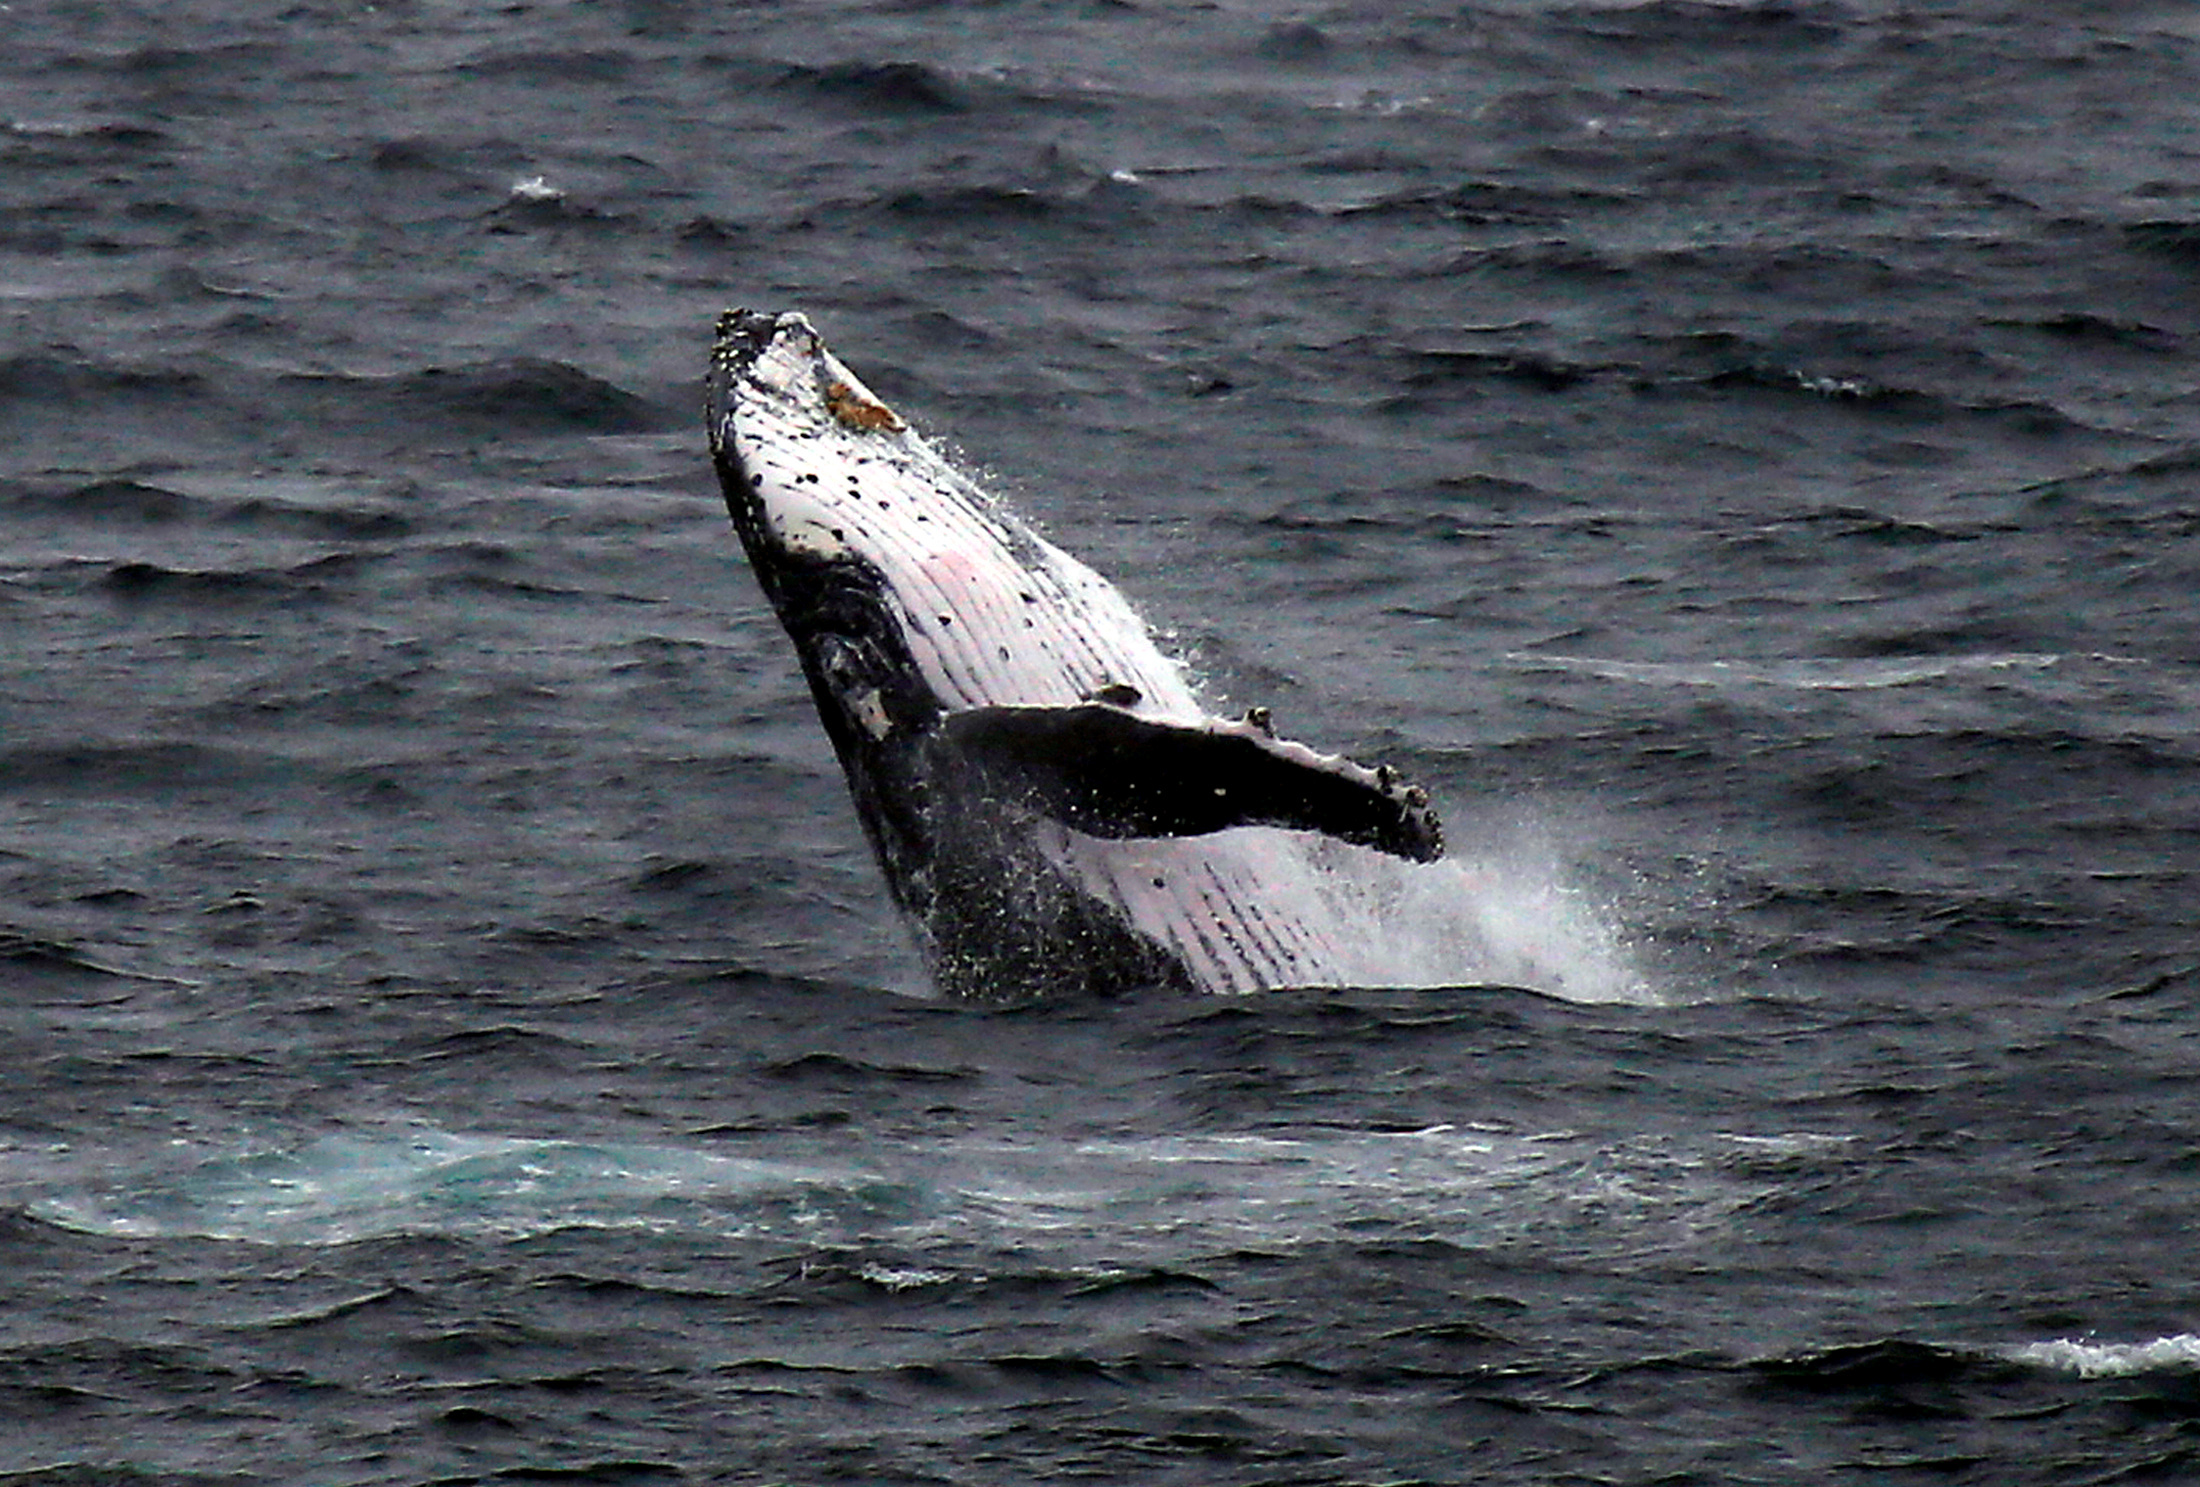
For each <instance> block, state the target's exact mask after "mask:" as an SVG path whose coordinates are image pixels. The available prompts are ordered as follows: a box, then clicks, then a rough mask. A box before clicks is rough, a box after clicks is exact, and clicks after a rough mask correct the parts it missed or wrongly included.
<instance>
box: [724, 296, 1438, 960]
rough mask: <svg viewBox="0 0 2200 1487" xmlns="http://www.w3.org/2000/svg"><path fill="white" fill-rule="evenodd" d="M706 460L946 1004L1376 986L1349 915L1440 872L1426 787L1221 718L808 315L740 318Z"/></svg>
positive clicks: (1072, 564) (1121, 604)
mask: <svg viewBox="0 0 2200 1487" xmlns="http://www.w3.org/2000/svg"><path fill="white" fill-rule="evenodd" d="M706 416H707V420H708V432H709V438H710V447H711V453H712V459H713V463H714V465H715V467H716V469H717V473H718V477H719V482H720V485H721V487H722V489H723V491H724V494H725V500H726V508H727V511H728V513H729V514H730V515H731V517H732V519H733V524H734V527H735V530H736V531H737V532H738V534H739V536H740V539H741V543H742V546H743V548H744V549H745V551H746V552H747V554H748V558H749V563H750V566H751V568H752V569H753V570H754V572H755V574H756V578H757V581H758V583H759V585H760V586H761V587H762V589H763V591H764V593H765V595H766V597H767V598H768V599H769V600H770V601H771V604H772V606H773V609H774V611H775V612H776V613H777V615H778V617H779V619H780V621H781V623H782V625H783V626H784V628H785V629H786V631H787V634H788V636H789V638H790V639H791V640H792V642H793V644H794V648H795V653H796V656H797V659H798V661H799V662H800V665H801V667H802V671H803V674H804V676H805V678H806V679H807V681H808V682H809V686H810V691H811V695H812V697H813V699H814V700H815V702H816V704H817V708H818V713H819V717H820V720H821V721H822V723H823V725H824V728H825V732H826V734H827V736H828V738H830V739H831V741H832V744H833V747H834V749H835V752H836V753H837V754H838V756H839V759H840V763H841V767H842V769H843V771H844V773H845V774H846V776H847V780H848V785H849V790H850V793H851V795H852V796H853V798H854V801H855V804H856V809H857V813H858V815H859V816H860V818H861V819H862V822H863V826H864V830H865V832H866V834H867V836H868V837H869V839H870V841H871V844H872V846H873V848H874V850H875V851H876V852H877V855H878V858H879V863H880V866H881V868H882V870H883V872H884V874H885V877H886V881H887V886H888V889H889V890H890V892H891V893H892V894H893V896H894V899H895V901H896V903H897V904H898V905H899V906H900V908H901V909H902V911H903V912H904V914H905V915H906V916H907V917H908V919H909V921H910V923H911V925H912V927H913V928H914V930H915V932H916V936H917V939H918V943H919V945H920V946H921V947H922V949H923V951H924V953H925V957H926V961H927V964H928V965H929V967H930V970H931V973H932V976H933V979H934V981H935V982H936V983H937V985H938V986H939V988H940V990H942V991H943V992H945V993H948V994H950V995H955V996H961V997H968V998H976V999H985V1000H1023V999H1027V998H1030V997H1034V996H1046V995H1059V994H1063V993H1065V992H1078V993H1101V994H1107V993H1114V992H1120V991H1123V990H1126V989H1130V988H1134V987H1139V986H1150V985H1166V986H1174V987H1179V988H1183V989H1188V990H1201V991H1214V992H1237V991H1250V990H1255V989H1259V988H1262V987H1274V986H1290V985H1311V984H1347V983H1350V982H1353V981H1357V980H1362V979H1366V977H1365V975H1364V972H1365V970H1366V966H1367V959H1366V956H1365V953H1364V950H1365V947H1364V945H1363V944H1361V943H1359V942H1358V939H1359V935H1360V931H1359V929H1357V928H1356V927H1354V926H1353V925H1352V924H1351V923H1350V916H1349V915H1348V914H1345V913H1342V912H1340V908H1339V906H1340V904H1342V903H1344V902H1346V901H1348V900H1361V899H1365V898H1366V896H1367V895H1368V893H1369V891H1370V882H1371V881H1372V880H1371V878H1370V875H1371V874H1372V875H1373V878H1374V879H1380V880H1381V881H1382V882H1385V883H1389V882H1394V880H1395V876H1396V874H1397V873H1399V872H1401V871H1410V870H1411V865H1412V864H1417V863H1428V862H1432V861H1434V860H1435V859H1436V858H1437V857H1438V856H1440V855H1441V852H1442V833H1441V829H1440V827H1439V825H1438V822H1437V818H1436V814H1435V812H1434V810H1433V808H1432V807H1431V805H1430V803H1429V800H1428V797H1427V795H1426V794H1425V793H1424V792H1422V791H1421V790H1419V789H1418V788H1416V787H1413V786H1410V785H1407V784H1405V783H1403V782H1402V781H1400V780H1399V779H1398V778H1397V776H1396V775H1395V773H1394V772H1392V771H1391V770H1389V769H1387V768H1378V769H1369V768H1364V767H1362V766H1360V765H1358V764H1355V763H1352V762H1351V761H1349V760H1346V759H1342V758H1339V757H1337V756H1334V755H1330V754H1323V753H1319V752H1317V751H1315V750H1313V749H1311V748H1308V747H1306V746H1304V745H1302V744H1296V743H1290V742H1287V741H1284V740H1281V739H1278V738H1276V737H1275V736H1274V734H1273V731H1272V726H1271V724H1270V721H1269V719H1268V717H1267V714H1266V712H1265V710H1262V709H1256V710H1255V711H1254V712H1253V713H1251V714H1248V715H1247V716H1246V717H1245V718H1243V719H1238V720H1228V719H1223V718H1220V717H1216V716H1213V715H1212V714H1211V713H1210V712H1209V711H1208V710H1207V709H1206V708H1205V707H1204V706H1203V705H1202V704H1201V702H1200V700H1199V698H1198V696H1197V694H1196V693H1195V691H1194V690H1193V688H1192V687H1191V685H1190V683H1189V682H1188V681H1187V680H1186V678H1185V675H1184V673H1183V671H1182V669H1181V668H1180V667H1179V666H1178V665H1177V664H1176V663H1175V662H1174V661H1172V660H1171V659H1170V658H1168V657H1167V656H1165V655H1164V654H1163V653H1162V651H1161V650H1160V648H1159V647H1158V646H1157V645H1156V644H1155V643H1154V641H1153V638H1152V636H1151V634H1150V633H1149V631H1148V630H1147V628H1146V626H1145V624H1144V622H1143V621H1142V620H1140V618H1139V617H1138V615H1137V613H1136V612H1135V611H1134V610H1133V609H1132V608H1131V606H1130V604H1129V602H1128V601H1127V600H1125V599H1124V597H1123V596H1122V594H1121V593H1120V592H1119V591H1118V590H1117V589H1116V588H1115V587H1114V586H1113V585H1112V584H1110V583H1109V582H1108V581H1107V580H1106V579H1104V578H1102V577H1101V576H1100V575H1099V574H1098V573H1096V572H1094V571H1093V570H1092V569H1091V568H1089V567H1087V566H1086V565H1085V564H1083V563H1082V562H1080V561H1078V560H1077V559H1076V558H1074V557H1072V556H1070V555H1069V554H1068V553H1066V552H1063V551H1062V550H1061V549H1060V548H1057V547H1055V546H1054V545H1053V544H1051V543H1049V542H1047V541H1046V540H1045V539H1043V538H1041V537H1039V536H1038V535H1037V534H1036V533H1034V532H1032V531H1031V530H1030V529H1029V528H1028V527H1026V526H1025V525H1024V524H1023V523H1022V522H1020V521H1019V520H1017V518H1016V517H1015V516H1014V515H1013V514H1012V513H1010V512H1008V511H1007V510H1005V509H1003V508H1002V507H1001V506H999V505H998V504H997V503H995V502H994V501H993V500H992V499H991V498H990V497H988V496H987V495H986V494H985V492H984V491H982V490H981V489H980V488H979V487H978V485H977V484H976V483H975V482H974V481H973V480H972V479H971V478H970V477H969V476H968V475H966V474H965V473H964V472H962V471H961V470H959V469H958V468H956V466H955V465H954V464H953V462H951V461H950V460H948V459H947V458H946V457H945V456H944V455H942V454H941V453H940V452H939V451H938V450H937V449H936V448H934V446H933V445H931V444H930V443H929V442H928V441H926V440H925V439H924V438H923V436H922V435H920V434H919V433H917V432H916V431H915V430H914V429H912V428H911V427H910V426H909V423H908V422H907V421H906V420H905V419H904V418H903V416H902V415H901V414H900V413H899V412H897V411H896V410H894V409H893V408H891V407H889V406H888V405H887V404H886V403H885V402H884V401H883V400H881V399H880V398H879V397H878V396H877V395H876V394H874V393H873V392H872V391H871V390H870V389H869V388H868V387H866V386H865V385H864V383H863V382H862V381H861V380H860V379H859V378H858V377H857V376H856V375H855V374H854V373H853V372H851V371H850V370H849V369H848V368H847V367H846V366H845V365H844V364H842V363H841V361H840V360H839V359H838V358H837V357H835V356H834V355H833V354H832V352H831V351H830V350H829V349H827V347H826V346H825V344H824V342H823V340H822V339H821V338H820V337H819V336H818V334H817V331H816V329H815V328H814V327H813V326H812V325H811V324H810V322H809V320H808V319H807V318H805V317H804V316H802V315H800V314H795V313H776V314H774V313H761V312H755V311H749V310H729V311H728V312H726V314H725V315H724V316H722V317H721V318H720V321H719V326H718V338H717V343H716V346H715V348H714V350H713V352H712V355H711V360H710V368H709V372H708V375H707V377H706Z"/></svg>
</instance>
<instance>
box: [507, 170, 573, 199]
mask: <svg viewBox="0 0 2200 1487" xmlns="http://www.w3.org/2000/svg"><path fill="white" fill-rule="evenodd" d="M512 200H514V201H526V202H555V201H563V200H565V192H564V190H563V189H562V188H560V187H557V186H553V185H551V184H550V181H549V179H548V178H547V177H545V176H527V177H525V178H524V179H521V180H517V181H514V182H513V183H512Z"/></svg>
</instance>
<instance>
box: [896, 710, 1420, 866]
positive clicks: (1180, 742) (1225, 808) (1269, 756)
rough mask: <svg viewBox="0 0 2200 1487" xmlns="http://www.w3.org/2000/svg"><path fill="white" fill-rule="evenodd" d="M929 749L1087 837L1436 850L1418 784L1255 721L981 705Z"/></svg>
mask: <svg viewBox="0 0 2200 1487" xmlns="http://www.w3.org/2000/svg"><path fill="white" fill-rule="evenodd" d="M935 746H936V747H942V746H943V747H944V748H945V749H946V750H947V752H948V754H949V756H950V759H951V761H952V763H953V764H954V765H955V766H959V767H961V768H963V769H967V770H969V771H971V772H972V773H973V774H974V775H975V776H976V779H975V781H974V783H976V784H977V785H978V786H979V788H981V789H984V790H986V791H987V792H989V793H991V794H994V795H997V796H1000V797H1003V798H1006V799H1010V800H1014V801H1016V802H1017V803H1019V804H1021V805H1023V806H1025V807H1027V808H1029V809H1031V810H1034V811H1037V812H1038V813H1040V814H1042V815H1046V816H1051V817H1052V818H1054V819H1055V820H1057V821H1060V822H1062V823H1063V824H1064V825H1066V826H1072V827H1075V828H1076V829H1077V830H1079V831H1082V832H1086V833H1088V834H1090V835H1092V836H1102V837H1136V836H1200V835H1204V834H1205V833H1207V832H1210V831H1221V830H1222V829H1223V828H1225V827H1229V826H1281V827H1288V828H1291V829H1294V830H1301V831H1318V832H1322V833H1324V834H1325V835H1328V836H1333V837H1336V838H1338V839H1340V840H1342V841H1347V842H1353V843H1356V844H1358V845H1360V846H1363V847H1373V848H1375V849H1376V850H1378V851H1382V852H1388V853H1390V854H1392V855H1393V856H1397V857H1405V858H1409V859H1411V860H1412V861H1415V862H1433V861H1435V860H1436V859H1437V858H1438V857H1441V856H1442V855H1443V852H1444V842H1443V830H1442V827H1441V826H1440V825H1439V824H1438V822H1437V819H1436V812H1435V810H1434V808H1433V807H1431V806H1430V804H1429V800H1428V795H1427V793H1426V792H1425V791H1423V790H1421V789H1420V788H1418V787H1417V786H1411V785H1405V784H1402V783H1400V782H1399V781H1398V779H1397V777H1396V776H1395V775H1394V774H1393V773H1392V772H1391V771H1389V770H1388V769H1384V770H1372V769H1363V768H1362V767H1360V766H1359V765H1357V764H1354V763H1352V762H1351V761H1350V760H1347V759H1340V758H1337V757H1334V756H1332V755H1328V754H1318V753H1316V752H1315V751H1314V750H1312V749H1309V748H1307V747H1306V746H1305V745H1303V744H1295V743H1286V742H1283V741H1281V740H1278V739H1274V738H1271V737H1269V736H1268V735H1267V734H1266V733H1265V732H1264V731H1263V730H1262V729H1261V727H1260V726H1259V725H1257V724H1252V723H1224V722H1220V721H1215V722H1209V723H1205V724H1182V723H1165V722H1156V721H1154V720H1153V719H1150V718H1141V717H1138V716H1136V715H1134V714H1132V713H1128V712H1125V711H1124V710H1123V709H1121V708H1119V707H1109V706H1104V705H1099V704H1086V705H1083V706H1077V707H981V708H973V709H970V710H969V711H966V712H958V713H953V714H950V715H949V716H948V717H946V718H944V719H942V720H941V722H940V724H939V727H938V732H937V734H936V743H935Z"/></svg>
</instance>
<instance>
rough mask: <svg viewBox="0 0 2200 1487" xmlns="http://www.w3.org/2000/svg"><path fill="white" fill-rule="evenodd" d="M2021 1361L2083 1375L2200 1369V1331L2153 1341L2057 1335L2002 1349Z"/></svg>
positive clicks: (2114, 1376)
mask: <svg viewBox="0 0 2200 1487" xmlns="http://www.w3.org/2000/svg"><path fill="white" fill-rule="evenodd" d="M2002 1355H2003V1356H2004V1357H2007V1358H2011V1359H2013V1360H2015V1361H2016V1362H2019V1363H2029V1364H2033V1365H2035V1366H2037V1367H2040V1368H2048V1369H2054V1370H2056V1371H2058V1372H2062V1373H2074V1374H2076V1375H2077V1376H2078V1377H2079V1378H2082V1379H2121V1378H2131V1377H2134V1376H2136V1375H2140V1374H2155V1373H2200V1335H2196V1334H2194V1333H2190V1332H2179V1333H2176V1334H2175V1335H2173V1336H2168V1337H2157V1338H2155V1339H2154V1340H2153V1341H2151V1342H2134V1343H2113V1342H2095V1341H2091V1340H2084V1341H2081V1340H2079V1339H2076V1338H2068V1337H2063V1338H2056V1339H2054V1340H2052V1341H2049V1342H2030V1343H2024V1344H2021V1345H2019V1346H2017V1347H2012V1348H2006V1349H2003V1350H2002Z"/></svg>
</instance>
